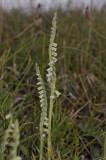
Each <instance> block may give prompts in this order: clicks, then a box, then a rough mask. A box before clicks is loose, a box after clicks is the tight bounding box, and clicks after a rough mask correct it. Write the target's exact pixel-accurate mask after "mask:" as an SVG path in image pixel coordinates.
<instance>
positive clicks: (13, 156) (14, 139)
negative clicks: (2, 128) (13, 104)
mask: <svg viewBox="0 0 106 160" xmlns="http://www.w3.org/2000/svg"><path fill="white" fill-rule="evenodd" d="M6 119H10V123H9V126H8V128H7V130H6V132H5V135H4V138H3V143H2V145H1V150H0V159H1V160H3V159H5V158H6V151H7V147H9V148H10V155H7V156H10V160H21V157H20V156H17V148H18V145H19V138H20V135H19V125H18V121H17V120H16V121H15V122H14V123H13V120H12V115H11V114H8V115H7V116H6Z"/></svg>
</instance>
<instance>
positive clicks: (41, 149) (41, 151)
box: [39, 138, 44, 160]
mask: <svg viewBox="0 0 106 160" xmlns="http://www.w3.org/2000/svg"><path fill="white" fill-rule="evenodd" d="M43 143H44V138H41V140H40V159H39V160H42V157H43Z"/></svg>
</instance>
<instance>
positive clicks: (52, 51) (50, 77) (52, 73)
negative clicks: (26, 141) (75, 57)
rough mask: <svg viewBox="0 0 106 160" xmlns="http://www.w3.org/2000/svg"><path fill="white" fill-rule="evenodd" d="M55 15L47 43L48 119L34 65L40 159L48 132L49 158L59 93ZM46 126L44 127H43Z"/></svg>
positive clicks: (42, 84)
mask: <svg viewBox="0 0 106 160" xmlns="http://www.w3.org/2000/svg"><path fill="white" fill-rule="evenodd" d="M56 17H57V14H56V13H55V15H54V18H53V22H52V28H51V29H52V31H51V37H50V44H49V68H48V69H47V75H46V77H47V82H48V83H49V87H50V97H49V100H50V107H49V119H48V118H47V96H46V90H45V87H44V83H43V80H42V78H41V74H40V70H39V67H38V65H36V72H37V76H38V78H37V79H38V83H37V85H38V86H39V87H38V91H39V95H40V96H39V97H40V103H41V104H40V105H41V108H42V113H41V120H40V160H42V157H43V145H44V138H45V135H46V134H45V133H47V134H48V160H51V122H52V112H53V104H54V101H55V99H56V97H58V96H59V95H60V93H59V92H58V91H57V90H56V86H55V84H56V68H55V63H56V61H57V58H56V56H57V53H56V51H57V44H56V43H55V42H54V39H55V34H56ZM44 126H45V127H46V128H45V127H44Z"/></svg>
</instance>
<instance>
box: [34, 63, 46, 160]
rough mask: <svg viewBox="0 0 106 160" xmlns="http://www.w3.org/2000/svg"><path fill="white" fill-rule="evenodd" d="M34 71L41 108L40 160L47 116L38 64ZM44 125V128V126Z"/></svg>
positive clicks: (44, 93)
mask: <svg viewBox="0 0 106 160" xmlns="http://www.w3.org/2000/svg"><path fill="white" fill-rule="evenodd" d="M36 72H37V76H38V78H37V79H38V83H37V85H38V92H39V97H40V106H41V108H42V113H41V119H40V160H42V158H43V145H44V138H45V136H46V133H48V118H47V96H46V90H45V86H44V83H43V80H42V78H41V74H40V70H39V67H38V65H37V64H36ZM44 126H46V128H44Z"/></svg>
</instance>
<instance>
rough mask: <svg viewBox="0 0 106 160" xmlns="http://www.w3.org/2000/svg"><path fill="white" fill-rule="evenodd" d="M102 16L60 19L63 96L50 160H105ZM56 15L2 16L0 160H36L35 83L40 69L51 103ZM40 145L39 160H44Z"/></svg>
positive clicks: (78, 13)
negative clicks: (50, 72) (49, 76)
mask: <svg viewBox="0 0 106 160" xmlns="http://www.w3.org/2000/svg"><path fill="white" fill-rule="evenodd" d="M105 10H106V6H104V7H103V8H102V9H101V10H100V11H97V10H95V9H94V10H91V11H88V10H86V13H84V12H82V10H80V9H75V10H67V11H62V10H61V9H58V11H57V30H56V37H55V43H56V44H57V51H56V52H57V57H56V58H57V60H58V61H57V62H56V90H58V91H59V92H60V93H61V95H60V96H59V97H58V98H56V99H55V101H54V103H53V108H52V109H53V112H52V115H51V116H52V117H51V118H52V119H51V122H52V123H51V124H52V125H51V135H50V136H51V144H52V147H51V149H50V148H49V149H50V151H49V153H50V152H51V160H106V126H105V124H106V101H105V100H106V84H105V83H106V20H105V18H106V11H105ZM53 15H54V11H49V12H48V13H47V12H46V13H44V12H37V10H35V11H33V12H32V13H31V14H25V13H23V11H22V10H20V9H17V10H11V11H10V12H6V11H2V15H0V17H1V18H0V146H1V150H0V153H1V154H0V156H1V157H0V160H9V159H10V160H18V159H20V157H21V159H23V160H38V159H39V155H40V153H41V152H40V143H42V142H40V140H41V136H40V134H41V133H40V121H41V120H40V118H41V112H42V110H41V107H40V105H41V104H40V99H39V94H38V90H37V88H38V86H37V83H38V80H37V75H39V69H40V75H41V77H42V78H43V80H44V86H45V89H46V90H45V91H46V93H47V97H48V100H50V98H49V93H50V90H51V88H50V84H49V83H48V82H47V81H46V75H47V69H48V63H49V60H50V59H49V51H50V50H49V47H50V46H49V44H50V34H51V26H52V18H53ZM48 50H49V51H48ZM36 63H37V64H39V68H37V67H38V66H36ZM36 70H37V71H38V73H37V72H36ZM47 107H48V108H47V115H48V114H49V105H48V106H47ZM10 113H11V114H10ZM17 120H18V121H17ZM49 125H50V124H49ZM46 127H47V126H46ZM7 134H8V135H9V136H6V135H7ZM16 135H17V136H16ZM14 137H17V138H14ZM19 137H20V138H19ZM45 137H46V138H45V142H44V147H43V152H42V156H43V160H47V159H48V139H47V135H45ZM49 138H50V137H49ZM14 144H16V145H14ZM14 148H15V149H14ZM16 150H17V153H16ZM17 155H18V156H17ZM14 157H15V158H14ZM49 159H50V157H49Z"/></svg>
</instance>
